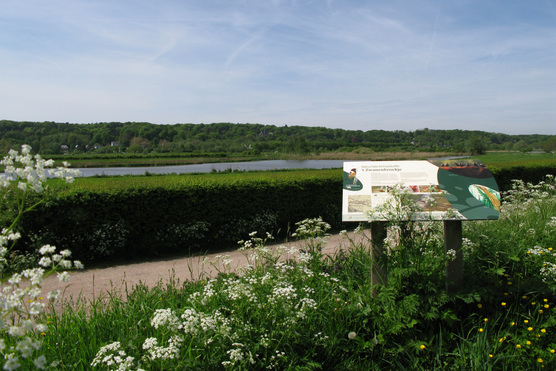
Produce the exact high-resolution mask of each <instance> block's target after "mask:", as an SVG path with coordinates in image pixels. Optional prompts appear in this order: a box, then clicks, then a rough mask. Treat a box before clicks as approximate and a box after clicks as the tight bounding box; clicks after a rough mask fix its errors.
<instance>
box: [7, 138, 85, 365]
mask: <svg viewBox="0 0 556 371" xmlns="http://www.w3.org/2000/svg"><path fill="white" fill-rule="evenodd" d="M0 163H1V164H2V165H4V166H5V172H4V175H0V188H3V189H5V190H8V189H11V185H12V184H14V185H15V184H17V186H16V189H17V191H18V192H19V193H16V197H19V199H20V200H21V201H20V202H18V208H19V209H18V215H17V217H16V219H15V220H14V221H13V223H12V224H11V225H10V226H8V227H6V228H3V229H2V231H1V234H0V275H1V276H4V274H5V272H6V270H7V268H8V267H9V263H10V262H9V260H8V256H9V253H10V252H11V249H12V248H13V246H14V244H15V242H16V241H17V240H18V239H20V238H21V234H20V233H18V232H15V230H14V229H15V227H16V224H17V221H18V220H19V218H20V217H21V215H23V214H24V213H25V212H26V211H27V210H30V209H32V208H33V206H32V207H30V208H27V209H25V208H24V202H23V200H25V194H26V193H27V192H28V191H33V192H36V193H40V192H43V191H44V190H45V187H44V182H45V181H46V179H47V177H48V176H49V175H52V176H56V177H58V178H62V179H65V180H66V182H68V183H71V182H72V181H73V176H74V175H77V174H78V173H77V172H76V171H73V170H71V169H68V168H67V164H64V166H63V167H60V168H58V169H55V170H53V171H51V172H50V173H48V171H47V170H46V169H45V168H47V167H52V166H53V165H54V162H53V161H52V160H44V159H42V158H41V157H40V156H39V155H35V156H34V157H33V156H31V147H30V146H28V145H24V146H22V149H21V154H18V153H17V152H16V151H14V150H11V151H10V152H9V154H8V156H6V157H4V159H3V160H2V161H0ZM40 202H41V201H39V203H40ZM35 206H36V205H35ZM38 253H39V254H40V260H39V261H38V267H35V268H27V269H24V270H23V271H21V272H15V273H13V274H12V275H11V276H10V277H9V279H8V280H7V281H6V282H4V283H3V284H2V285H1V290H0V334H1V336H2V338H0V352H2V354H3V356H4V369H6V370H14V369H17V368H19V367H23V366H26V365H27V366H30V365H32V366H34V367H35V368H39V369H44V368H45V367H46V358H45V356H44V355H38V356H35V355H34V354H35V353H37V352H38V351H39V350H40V348H41V346H42V343H41V341H39V340H34V338H35V337H36V335H37V334H42V333H45V332H46V331H47V330H48V326H47V325H45V324H43V323H41V322H40V320H41V317H40V315H41V314H42V313H43V312H44V310H45V306H46V304H45V302H44V298H43V297H42V293H41V284H42V281H43V279H44V278H46V277H47V276H48V275H50V274H52V273H54V272H56V271H58V270H67V269H72V268H77V269H81V268H83V264H81V262H79V261H77V260H76V261H73V262H72V261H71V260H70V259H69V258H70V256H71V252H70V251H69V250H62V251H59V252H56V247H54V246H51V245H44V246H42V247H41V248H40V249H39V250H38ZM57 274H58V278H59V280H60V281H62V282H67V281H68V280H69V274H68V273H67V272H66V271H63V272H58V273H57ZM58 295H59V291H58V290H52V291H50V292H49V293H47V295H46V298H47V300H48V301H49V302H52V301H54V300H55V299H57V298H58ZM8 323H9V324H10V325H9V326H8ZM30 360H32V361H30Z"/></svg>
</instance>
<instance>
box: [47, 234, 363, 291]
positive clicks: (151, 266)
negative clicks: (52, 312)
mask: <svg viewBox="0 0 556 371" xmlns="http://www.w3.org/2000/svg"><path fill="white" fill-rule="evenodd" d="M348 236H349V237H350V238H355V240H357V241H360V240H361V238H364V237H362V236H361V235H354V234H353V233H349V234H348ZM277 246H288V247H292V246H295V247H302V246H303V242H302V241H296V242H288V243H284V244H278V245H268V247H269V248H276V247H277ZM341 246H344V247H347V246H349V241H348V240H347V239H346V238H345V236H342V235H332V236H330V238H329V239H328V241H327V243H326V245H325V247H324V249H323V253H324V254H333V253H334V252H336V251H338V250H339V249H340V247H341ZM218 255H221V256H223V255H229V256H230V259H232V263H231V269H232V270H234V269H237V268H238V267H241V266H245V265H246V264H247V258H246V256H245V254H244V252H241V251H237V250H234V251H227V252H220V253H218V254H208V255H205V256H196V257H184V258H177V259H167V260H157V261H150V262H140V263H133V264H129V265H115V266H111V267H108V268H97V269H85V270H83V271H73V272H70V275H71V278H70V280H69V282H68V283H62V282H59V280H58V279H57V277H56V275H52V276H50V277H47V278H46V279H45V280H44V281H43V286H42V287H43V290H42V292H43V294H46V293H47V292H49V291H51V290H53V289H59V290H60V291H61V297H60V298H61V299H62V300H63V299H69V300H75V299H77V298H78V297H80V296H81V297H82V298H84V299H86V300H93V299H97V298H101V297H106V296H107V293H110V292H111V291H114V290H116V291H117V292H123V290H122V289H123V288H127V289H128V290H131V289H132V288H133V287H134V286H136V285H137V284H139V283H142V284H144V285H146V286H148V287H152V286H154V285H156V284H157V283H159V282H161V281H162V283H167V282H169V280H170V279H171V278H174V279H177V280H179V282H184V281H186V280H196V279H200V278H203V277H205V278H206V277H214V276H215V275H217V274H218V272H219V269H220V271H222V270H223V266H222V264H219V265H212V264H210V263H208V262H210V261H212V262H214V261H215V260H216V261H217V260H221V259H218V258H217V256H218ZM207 261H208V262H207Z"/></svg>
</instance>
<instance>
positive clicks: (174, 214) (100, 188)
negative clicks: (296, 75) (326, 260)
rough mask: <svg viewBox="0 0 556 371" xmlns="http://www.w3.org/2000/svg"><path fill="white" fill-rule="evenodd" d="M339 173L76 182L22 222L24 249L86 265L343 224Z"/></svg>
mask: <svg viewBox="0 0 556 371" xmlns="http://www.w3.org/2000/svg"><path fill="white" fill-rule="evenodd" d="M341 187H342V182H341V174H340V173H339V172H338V171H318V172H315V171H296V172H270V173H265V174H261V173H259V174H257V173H255V174H205V175H202V176H199V175H197V176H191V175H189V176H155V177H152V176H151V177H123V178H98V179H78V181H76V184H75V186H74V187H72V189H71V190H70V191H67V192H61V193H58V194H57V195H56V196H55V197H51V198H48V199H47V201H46V202H45V203H44V204H43V205H41V206H40V207H39V208H37V210H36V212H33V213H29V214H27V215H25V217H24V218H22V220H21V222H20V229H21V230H22V231H25V233H22V234H23V235H26V236H30V237H28V238H27V239H26V240H25V241H24V242H23V243H25V244H26V245H25V246H24V248H23V249H25V250H31V251H32V250H33V249H35V248H36V246H39V245H40V244H43V243H45V242H46V241H48V242H49V243H51V244H55V245H56V246H58V247H59V248H62V249H63V248H70V247H71V249H72V251H73V254H74V256H75V257H76V258H79V259H82V260H84V261H87V262H91V261H98V260H103V259H105V258H108V257H109V258H111V259H113V258H124V257H125V258H128V259H129V258H138V257H141V258H144V257H153V256H160V255H166V254H173V253H194V252H202V251H206V250H208V249H218V248H223V247H230V246H237V241H239V240H241V239H244V238H246V237H247V236H248V234H249V233H250V232H252V231H253V230H258V231H261V232H269V233H273V234H274V235H276V236H279V237H280V236H282V237H283V236H286V235H287V232H288V230H289V228H290V224H289V223H290V221H291V220H301V219H304V218H308V217H318V216H322V217H325V218H327V219H328V220H331V221H332V223H333V224H335V225H336V226H338V225H340V223H341V209H340V208H341V196H340V195H341Z"/></svg>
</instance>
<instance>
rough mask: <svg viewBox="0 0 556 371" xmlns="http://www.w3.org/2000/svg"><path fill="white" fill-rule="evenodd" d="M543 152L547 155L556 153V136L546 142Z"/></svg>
mask: <svg viewBox="0 0 556 371" xmlns="http://www.w3.org/2000/svg"><path fill="white" fill-rule="evenodd" d="M543 150H544V151H545V152H547V153H551V152H554V151H556V136H553V137H552V138H550V139H549V140H547V141H546V142H544V145H543Z"/></svg>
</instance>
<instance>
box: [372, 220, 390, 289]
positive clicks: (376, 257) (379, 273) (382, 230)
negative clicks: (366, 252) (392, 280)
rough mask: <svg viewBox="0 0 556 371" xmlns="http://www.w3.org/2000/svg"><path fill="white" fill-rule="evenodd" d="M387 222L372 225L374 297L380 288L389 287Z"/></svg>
mask: <svg viewBox="0 0 556 371" xmlns="http://www.w3.org/2000/svg"><path fill="white" fill-rule="evenodd" d="M386 225H387V223H386V222H383V221H380V222H372V223H371V257H372V264H373V266H372V269H371V285H372V287H373V288H372V293H371V295H372V296H373V297H375V296H376V294H377V293H378V286H377V285H382V286H386V285H387V283H388V282H387V280H388V276H387V268H386V254H385V249H384V239H385V238H386Z"/></svg>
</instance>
